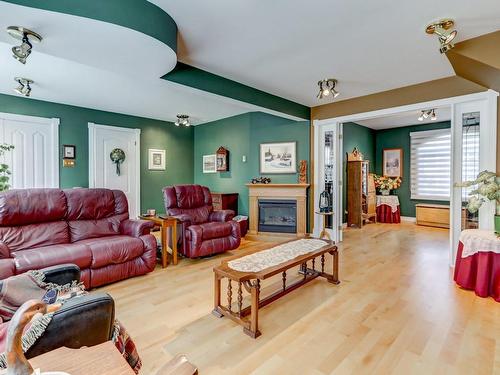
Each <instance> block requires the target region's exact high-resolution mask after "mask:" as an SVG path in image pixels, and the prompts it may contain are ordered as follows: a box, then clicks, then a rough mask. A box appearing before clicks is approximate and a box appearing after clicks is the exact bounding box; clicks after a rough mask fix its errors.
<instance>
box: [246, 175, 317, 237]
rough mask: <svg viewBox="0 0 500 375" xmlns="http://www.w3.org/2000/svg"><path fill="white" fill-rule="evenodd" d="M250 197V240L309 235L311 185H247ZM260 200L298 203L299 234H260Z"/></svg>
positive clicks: (248, 235)
mask: <svg viewBox="0 0 500 375" xmlns="http://www.w3.org/2000/svg"><path fill="white" fill-rule="evenodd" d="M247 187H248V190H249V192H248V196H249V222H250V227H249V231H248V234H247V236H246V238H247V239H249V240H270V241H274V240H275V239H276V237H279V238H281V239H286V238H296V237H305V236H306V234H307V189H309V184H247ZM259 199H276V200H294V201H296V202H297V233H296V234H290V233H271V232H259V230H258V228H259Z"/></svg>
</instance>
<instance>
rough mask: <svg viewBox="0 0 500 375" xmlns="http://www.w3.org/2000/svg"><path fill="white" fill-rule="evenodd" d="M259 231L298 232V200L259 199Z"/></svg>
mask: <svg viewBox="0 0 500 375" xmlns="http://www.w3.org/2000/svg"><path fill="white" fill-rule="evenodd" d="M259 232H272V233H297V201H296V200H282V199H259Z"/></svg>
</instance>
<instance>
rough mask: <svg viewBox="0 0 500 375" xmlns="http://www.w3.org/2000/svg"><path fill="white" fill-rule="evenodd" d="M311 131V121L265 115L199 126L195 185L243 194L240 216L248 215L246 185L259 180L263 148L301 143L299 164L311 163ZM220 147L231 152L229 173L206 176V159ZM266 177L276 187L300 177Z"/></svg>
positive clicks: (195, 134) (298, 151)
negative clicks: (204, 170) (300, 162)
mask: <svg viewBox="0 0 500 375" xmlns="http://www.w3.org/2000/svg"><path fill="white" fill-rule="evenodd" d="M309 131H310V123H309V121H300V122H296V121H292V120H288V119H284V118H281V117H277V116H272V115H269V114H265V113H261V112H252V113H246V114H243V115H239V116H235V117H231V118H227V119H223V120H219V121H214V122H212V123H209V124H204V125H203V126H197V127H195V131H194V161H195V166H194V181H195V183H197V184H200V185H205V186H208V187H209V188H210V189H211V190H212V191H217V192H223V193H239V202H238V208H239V213H240V214H242V215H248V188H247V187H246V186H245V184H247V183H249V182H250V180H251V179H252V178H253V177H258V176H259V145H260V144H261V143H266V142H286V141H297V161H298V160H307V161H308V162H309V140H310V133H309ZM220 146H224V147H225V148H227V149H228V150H229V151H230V155H229V168H230V169H229V172H225V173H214V174H204V173H203V165H202V161H203V155H209V154H214V153H215V151H216V150H217V149H218V148H219V147H220ZM243 155H246V157H247V162H246V163H243V161H242V157H243ZM308 164H309V163H308ZM308 176H310V174H309V172H308ZM266 177H270V178H271V179H272V182H273V183H296V182H297V178H298V177H297V174H287V175H278V174H273V175H266Z"/></svg>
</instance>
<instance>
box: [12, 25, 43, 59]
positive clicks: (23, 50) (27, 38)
mask: <svg viewBox="0 0 500 375" xmlns="http://www.w3.org/2000/svg"><path fill="white" fill-rule="evenodd" d="M7 32H8V33H9V35H10V36H12V37H13V38H15V39H17V40H21V41H22V43H21V45H19V46H15V47H12V54H13V57H14V58H15V59H16V60H17V61H19V62H20V63H22V64H26V60H27V59H28V57H29V55H30V54H31V50H32V48H33V45H32V44H31V41H34V42H37V43H40V42H41V41H42V37H41V36H40V35H39V34H37V33H35V32H34V31H31V30H29V29H26V28H24V27H21V26H9V27H8V28H7Z"/></svg>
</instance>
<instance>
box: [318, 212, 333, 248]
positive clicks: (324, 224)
mask: <svg viewBox="0 0 500 375" xmlns="http://www.w3.org/2000/svg"><path fill="white" fill-rule="evenodd" d="M316 215H320V216H322V217H323V229H322V230H321V233H320V235H319V238H321V239H323V238H326V239H328V240H329V241H331V240H332V238H331V237H330V233H328V231H327V230H326V217H327V216H333V212H319V211H316Z"/></svg>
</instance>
